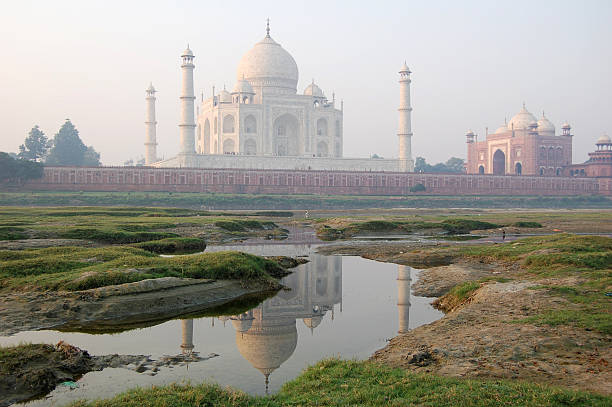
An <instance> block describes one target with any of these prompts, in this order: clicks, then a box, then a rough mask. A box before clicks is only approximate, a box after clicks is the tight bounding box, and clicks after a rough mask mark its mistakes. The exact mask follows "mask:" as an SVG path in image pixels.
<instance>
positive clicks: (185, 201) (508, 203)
mask: <svg viewBox="0 0 612 407" xmlns="http://www.w3.org/2000/svg"><path fill="white" fill-rule="evenodd" d="M0 205H4V206H53V205H60V206H62V205H64V206H87V205H90V206H91V205H107V206H117V205H124V206H165V207H184V208H196V209H199V208H202V207H207V208H218V209H222V210H229V209H252V208H265V209H270V210H292V209H310V210H312V209H339V208H346V209H348V208H355V209H358V208H402V207H403V208H547V209H548V208H611V207H612V199H611V198H610V197H606V196H602V195H578V196H439V195H430V196H428V195H425V194H423V195H419V196H403V197H400V196H394V197H390V196H320V195H253V194H216V193H175V192H61V191H58V192H34V191H32V192H4V193H0Z"/></svg>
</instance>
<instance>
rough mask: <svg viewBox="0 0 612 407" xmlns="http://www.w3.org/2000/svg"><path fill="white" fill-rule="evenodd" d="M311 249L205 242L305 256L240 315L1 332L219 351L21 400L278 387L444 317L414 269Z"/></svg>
mask: <svg viewBox="0 0 612 407" xmlns="http://www.w3.org/2000/svg"><path fill="white" fill-rule="evenodd" d="M314 248H315V245H309V244H303V245H286V244H285V245H282V244H277V245H275V244H270V245H247V246H213V247H209V248H207V250H206V251H218V250H242V251H246V252H250V253H254V254H259V255H286V256H308V258H309V260H310V262H309V263H307V264H304V265H301V266H298V267H297V268H296V269H294V272H293V273H292V274H291V275H289V276H287V277H285V278H284V279H283V280H282V282H283V284H284V285H286V286H288V287H290V288H291V289H290V290H281V291H280V292H279V293H278V294H277V295H276V296H274V297H272V298H269V299H267V300H265V301H264V302H263V303H261V304H259V305H258V306H256V307H255V308H253V309H251V310H249V311H247V312H245V313H243V314H240V315H234V316H221V317H206V318H196V319H184V320H171V321H167V322H164V323H160V324H158V325H155V326H152V327H148V328H140V329H134V330H129V331H124V332H120V333H115V334H99V335H95V334H87V333H66V332H58V331H37V332H21V333H19V334H16V335H13V336H10V337H0V345H10V344H19V343H20V342H33V343H37V342H46V343H56V342H58V341H60V340H64V341H66V342H68V343H70V344H73V345H75V346H78V347H80V348H82V349H87V350H88V351H89V352H90V353H91V354H93V355H105V354H113V353H118V354H146V355H151V357H152V358H153V359H159V358H161V357H163V356H164V355H170V356H171V355H179V354H186V353H187V354H188V353H191V352H198V353H199V354H200V355H202V356H206V355H211V354H215V355H219V356H216V357H213V358H210V359H207V360H204V361H201V362H194V363H183V364H180V365H178V366H175V367H164V368H161V369H160V370H159V372H157V374H156V375H155V376H149V375H147V374H141V373H136V372H135V371H131V370H128V369H121V368H120V369H115V368H108V369H105V370H103V371H101V372H91V373H88V374H86V375H85V376H83V378H82V379H81V380H79V381H78V382H77V384H78V388H76V389H72V388H68V387H58V388H57V389H56V390H54V391H53V392H52V393H51V394H50V395H49V396H48V397H47V398H45V399H42V400H36V401H32V402H28V403H24V404H22V405H28V406H42V405H45V406H48V405H51V406H54V405H58V406H59V405H63V404H66V403H69V402H71V401H74V400H78V399H95V398H107V397H110V396H112V395H113V394H116V393H119V392H122V391H125V390H127V389H130V388H133V387H136V386H142V387H149V386H151V385H156V386H159V385H165V384H169V383H174V382H177V383H182V382H191V383H193V384H197V383H201V382H203V381H212V382H216V383H219V384H221V385H223V386H225V385H229V386H232V387H235V388H239V389H241V390H244V391H246V392H248V393H251V394H265V393H266V392H275V391H277V390H278V389H279V388H280V386H281V385H282V384H283V383H284V382H286V381H288V380H291V379H293V378H294V377H296V376H298V375H299V374H300V372H301V371H302V370H303V369H304V368H306V367H307V366H308V365H311V364H314V363H316V362H317V361H319V360H321V359H323V358H327V357H332V356H338V357H342V358H349V359H350V358H357V359H366V358H368V357H369V356H370V355H371V354H372V353H373V352H374V351H375V350H377V349H380V348H382V347H383V346H385V344H386V341H387V340H388V339H390V338H392V337H394V336H395V335H396V334H397V333H398V331H407V330H409V329H414V328H415V327H417V326H420V325H423V324H427V323H430V322H432V321H435V320H437V319H439V318H441V317H442V313H441V312H439V311H437V310H435V309H434V308H433V307H431V305H430V303H431V301H432V299H431V298H423V297H416V296H412V295H411V294H410V284H411V281H414V280H415V279H416V278H417V276H418V273H419V270H416V269H412V268H410V267H407V266H398V265H395V264H389V263H379V262H375V261H372V260H366V259H363V258H360V257H351V256H322V255H318V254H315V253H313V250H314ZM221 312H222V310H221Z"/></svg>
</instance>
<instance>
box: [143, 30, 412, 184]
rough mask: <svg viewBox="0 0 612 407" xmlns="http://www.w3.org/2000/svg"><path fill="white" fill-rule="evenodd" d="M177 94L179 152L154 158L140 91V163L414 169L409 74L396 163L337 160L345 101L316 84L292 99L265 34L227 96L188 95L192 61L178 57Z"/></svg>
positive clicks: (284, 66) (151, 95)
mask: <svg viewBox="0 0 612 407" xmlns="http://www.w3.org/2000/svg"><path fill="white" fill-rule="evenodd" d="M181 59H182V64H181V71H182V88H181V96H180V107H181V122H180V123H179V143H180V152H179V154H178V155H177V156H176V157H173V158H170V159H167V160H159V159H158V157H157V141H156V125H157V121H156V119H155V101H156V98H155V93H156V90H155V88H154V87H153V85H152V84H151V85H150V86H149V87H148V88H147V89H146V105H147V109H146V120H145V128H146V133H145V134H146V139H145V163H146V165H148V166H153V167H165V168H181V167H189V168H243V169H287V170H332V171H333V170H363V171H389V172H398V171H412V170H413V167H414V165H413V160H412V156H411V148H410V146H411V138H412V131H411V111H412V108H411V107H410V73H411V72H410V70H409V69H408V66H406V64H405V63H404V65H403V66H402V67H401V69H400V71H399V75H400V79H399V82H400V104H399V109H398V110H399V127H398V138H399V159H367V158H346V157H344V156H343V145H344V134H343V110H344V108H343V107H344V106H343V102H340V103H339V106H338V103H337V101H336V98H335V95H333V96H332V98H331V100H330V99H329V98H328V97H327V96H326V95H325V92H324V91H323V90H322V89H321V88H320V87H319V86H318V85H317V84H316V83H315V82H314V80H313V81H312V83H310V84H309V85H308V86H307V87H306V88H305V89H304V91H303V92H302V93H301V94H300V93H298V89H297V85H298V79H299V70H298V65H297V63H296V62H295V60H294V59H293V57H292V56H291V54H290V53H289V52H287V51H286V50H285V49H284V48H283V47H282V46H281V45H280V44H279V43H277V42H276V41H275V40H274V39H272V37H271V36H270V25H269V21H268V24H267V27H266V35H265V37H264V38H263V39H262V40H261V41H259V42H258V43H256V44H255V46H254V47H253V48H252V49H251V50H249V51H248V52H246V53H245V54H244V55H243V56H242V59H241V60H240V62H239V64H238V69H237V74H236V84H235V86H234V87H233V90H232V91H231V92H229V91H228V90H226V89H223V90H221V91H219V92H218V93H217V92H215V91H214V88H213V94H212V96H211V97H209V98H207V99H204V98H203V97H201V99H200V101H199V103H197V106H196V96H195V94H194V69H195V64H194V60H195V55H194V53H193V52H192V51H191V49H189V47H187V49H186V50H185V51H183V53H182V54H181Z"/></svg>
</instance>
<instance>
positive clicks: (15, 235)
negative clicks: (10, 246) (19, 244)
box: [0, 226, 29, 240]
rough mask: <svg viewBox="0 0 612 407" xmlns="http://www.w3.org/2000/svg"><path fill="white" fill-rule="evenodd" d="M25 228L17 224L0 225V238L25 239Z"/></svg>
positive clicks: (26, 235)
mask: <svg viewBox="0 0 612 407" xmlns="http://www.w3.org/2000/svg"><path fill="white" fill-rule="evenodd" d="M28 236H29V235H28V234H27V233H26V230H25V229H24V228H22V227H18V226H0V240H19V239H27V238H28Z"/></svg>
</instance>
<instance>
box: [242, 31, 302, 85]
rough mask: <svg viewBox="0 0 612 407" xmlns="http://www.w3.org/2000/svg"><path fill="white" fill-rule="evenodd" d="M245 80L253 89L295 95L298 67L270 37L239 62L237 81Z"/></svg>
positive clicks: (259, 43) (267, 36)
mask: <svg viewBox="0 0 612 407" xmlns="http://www.w3.org/2000/svg"><path fill="white" fill-rule="evenodd" d="M242 79H246V80H247V81H248V82H249V83H250V84H251V85H252V86H253V87H254V88H256V90H257V88H265V89H266V90H268V89H269V90H270V91H271V92H272V93H296V92H297V82H298V67H297V64H296V63H295V60H294V59H293V57H292V56H291V54H289V53H288V52H287V51H285V49H283V47H281V46H280V44H279V43H277V42H276V41H274V40H273V39H272V38H271V37H270V35H266V37H265V38H264V39H263V40H261V41H260V42H258V43H257V44H255V46H254V47H253V48H252V49H251V50H250V51H249V52H247V53H246V54H244V56H243V57H242V59H241V60H240V64H239V65H238V75H237V80H239V81H240V80H242Z"/></svg>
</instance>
